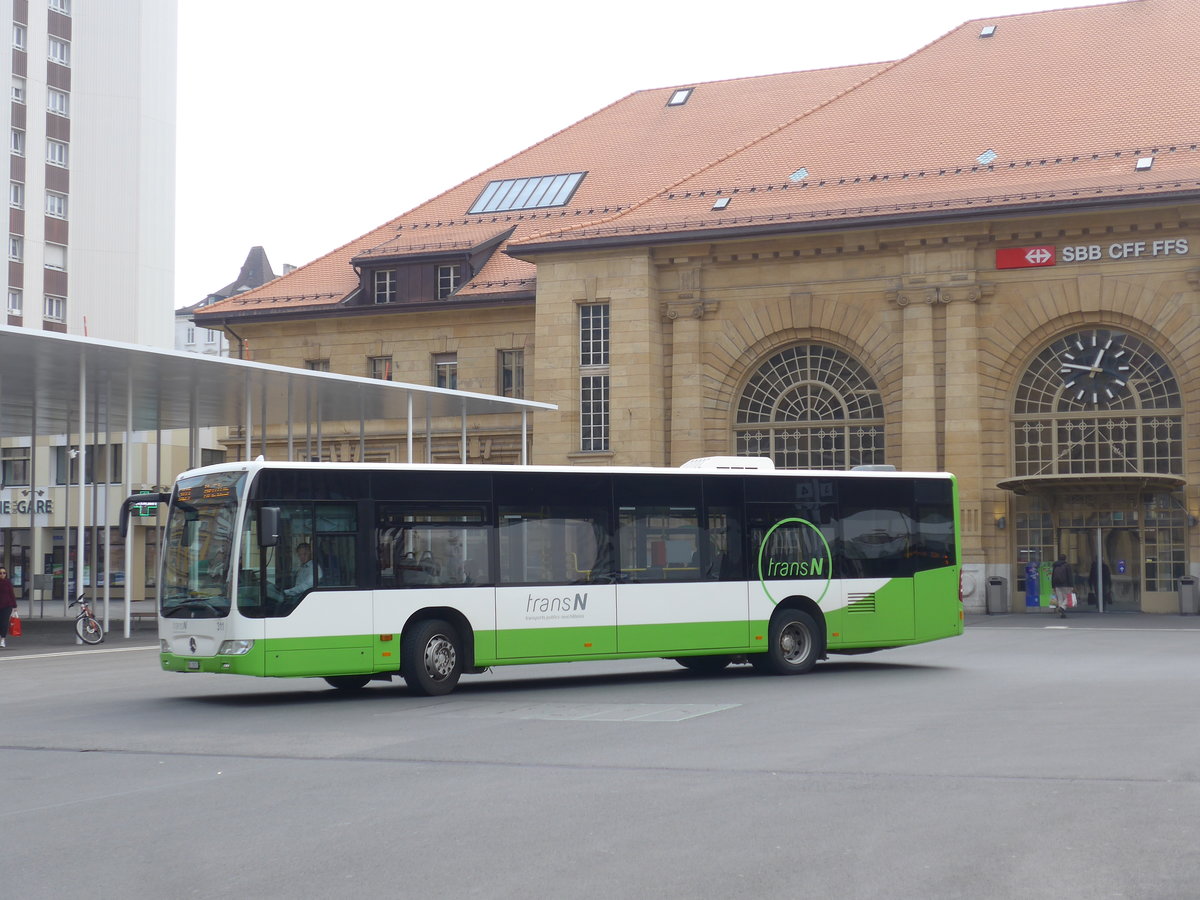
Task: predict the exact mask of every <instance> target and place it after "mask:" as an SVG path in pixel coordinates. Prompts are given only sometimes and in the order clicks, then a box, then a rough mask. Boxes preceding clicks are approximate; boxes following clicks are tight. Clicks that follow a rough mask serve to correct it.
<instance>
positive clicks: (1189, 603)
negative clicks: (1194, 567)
mask: <svg viewBox="0 0 1200 900" xmlns="http://www.w3.org/2000/svg"><path fill="white" fill-rule="evenodd" d="M1179 614H1180V615H1181V616H1200V586H1197V584H1196V579H1195V578H1193V577H1192V576H1191V575H1184V576H1183V577H1182V578H1180V579H1179Z"/></svg>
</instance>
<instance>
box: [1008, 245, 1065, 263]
mask: <svg viewBox="0 0 1200 900" xmlns="http://www.w3.org/2000/svg"><path fill="white" fill-rule="evenodd" d="M1057 261H1058V256H1057V253H1056V252H1055V248H1054V247H1053V246H1050V247H1008V248H1006V249H1004V250H997V251H996V268H997V269H1031V268H1034V267H1037V266H1052V265H1054V264H1055V263H1056V262H1057Z"/></svg>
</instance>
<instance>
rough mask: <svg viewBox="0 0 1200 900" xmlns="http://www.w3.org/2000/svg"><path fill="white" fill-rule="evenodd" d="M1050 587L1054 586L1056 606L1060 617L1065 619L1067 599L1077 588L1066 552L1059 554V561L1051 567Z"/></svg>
mask: <svg viewBox="0 0 1200 900" xmlns="http://www.w3.org/2000/svg"><path fill="white" fill-rule="evenodd" d="M1050 587H1052V588H1054V608H1055V609H1057V610H1058V617H1059V618H1060V619H1065V618H1066V617H1067V601H1068V600H1069V599H1070V597H1071V594H1072V592H1073V591H1074V590H1075V573H1074V572H1073V571H1072V570H1071V564H1070V563H1069V562H1067V555H1066V554H1065V553H1063V554H1060V555H1059V557H1058V561H1057V562H1055V563H1054V566H1053V567H1052V568H1051V569H1050Z"/></svg>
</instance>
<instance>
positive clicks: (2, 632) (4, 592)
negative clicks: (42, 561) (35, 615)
mask: <svg viewBox="0 0 1200 900" xmlns="http://www.w3.org/2000/svg"><path fill="white" fill-rule="evenodd" d="M16 608H17V592H16V591H14V590H13V583H12V581H11V580H10V579H9V577H8V569H6V568H5V567H4V566H0V650H3V649H4V648H5V647H7V646H8V642H7V641H8V620H9V618H10V617H11V616H12V614H13V610H14V609H16Z"/></svg>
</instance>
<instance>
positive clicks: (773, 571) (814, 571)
mask: <svg viewBox="0 0 1200 900" xmlns="http://www.w3.org/2000/svg"><path fill="white" fill-rule="evenodd" d="M784 525H801V526H803V527H804V528H807V529H808V530H809V531H810V532H812V534H815V535H816V536H817V540H818V541H820V544H817V543H816V541H813V540H812V539H811V538H809V539H808V540H804V539H803V538H801V539H800V540H799V541H797V542H796V543H797V546H792V547H787V548H781V550H782V554H781V556H782V558H776V557H775V556H774V555H772V556H770V557H768V558H767V559H766V560H765V565H764V559H763V557H764V555H765V554H766V552H767V547H768V545H769V544H770V543H771V535H773V534H774V533H775V532H776V531H778V530H779V529H780V528H782V527H783V526H784ZM798 534H800V535H804V534H805V532H803V531H799V532H798ZM810 546H811V547H812V548H813V549H814V550H815V551H816V552H806V551H807V550H808V548H809V547H810ZM821 550H824V556H821V555H820V551H821ZM768 577H771V578H776V579H784V578H788V579H797V578H824V579H825V586H824V587H823V588H822V589H821V596H820V597H817V598H816V602H817V603H820V602H821V601H822V600H823V599H824V597H825V594H827V593H828V592H829V582H830V581H831V580H832V578H833V554H832V553H831V552H830V550H829V542H828V541H827V540H825V535H823V534H821V529H820V528H818V527H817V526H816V525H814V524H813V523H812V522H810V521H808V520H807V519H795V518H792V519H780V520H779V521H778V522H776V523H775V524H774V525H772V526H771V527H770V528H769V529H768V530H767V533H766V534H765V535H763V539H762V543H761V544H759V545H758V583H759V584H761V585H762V589H763V593H764V594H766V595H767V599H768V600H770V601H771V603H772V604H774V605H776V606H778V605H779V601H778V600H776V599H775V597H774V596H773V595H772V594H771V589H770V588H768V587H767V578H768Z"/></svg>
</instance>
